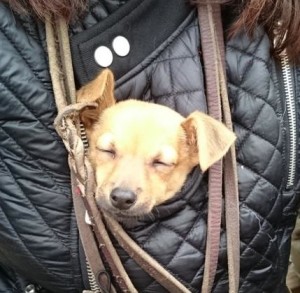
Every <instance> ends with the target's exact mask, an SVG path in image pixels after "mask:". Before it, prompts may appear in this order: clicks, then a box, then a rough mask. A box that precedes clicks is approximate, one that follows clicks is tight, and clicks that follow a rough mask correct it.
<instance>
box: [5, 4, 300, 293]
mask: <svg viewBox="0 0 300 293" xmlns="http://www.w3.org/2000/svg"><path fill="white" fill-rule="evenodd" d="M123 2H126V1H109V0H107V1H97V0H93V1H90V5H91V7H90V12H89V13H88V14H87V15H86V17H85V19H84V20H83V21H82V22H80V23H77V24H76V25H74V26H73V27H72V29H71V35H76V34H85V33H86V32H87V31H88V30H89V29H91V28H92V27H93V26H94V25H95V24H96V23H98V22H99V21H101V20H102V19H104V18H107V17H109V14H110V13H112V12H114V11H117V9H119V6H120V5H121V4H124V3H123ZM110 4H111V5H110ZM104 6H105V7H104ZM101 7H102V8H103V9H101ZM104 8H105V9H104ZM164 13H167V12H166V11H164ZM167 20H168V18H166V21H167ZM153 21H155V19H154V20H153ZM44 36H45V33H44V29H43V27H42V26H41V25H37V24H36V22H34V21H33V20H32V19H29V18H24V19H21V18H19V17H17V16H13V15H12V14H11V11H10V10H9V9H8V8H7V7H6V6H5V5H4V4H0V60H1V63H0V105H1V107H0V146H1V147H0V172H1V173H0V174H1V177H0V178H1V184H0V292H13V293H19V292H23V291H24V288H25V287H26V285H27V284H29V283H32V284H38V285H41V286H42V287H44V288H46V290H47V292H62V293H64V292H70V293H71V292H72V293H73V292H81V291H82V287H83V286H82V275H83V274H84V272H81V271H80V262H79V260H78V234H77V229H76V225H75V221H74V214H73V207H72V202H71V199H70V186H69V183H70V182H69V173H68V168H67V164H66V153H65V150H64V148H63V145H62V143H61V141H60V140H59V138H58V137H57V134H56V133H55V131H54V129H53V126H52V123H53V119H54V117H55V114H56V110H55V106H54V100H53V94H52V88H51V82H50V77H49V72H48V67H47V60H46V54H45V40H44ZM145 37H146V36H145ZM269 47H270V46H269V40H268V39H267V37H266V35H265V34H264V33H263V32H262V31H258V32H257V35H256V36H255V38H254V39H252V40H249V39H248V38H247V37H245V35H243V34H242V35H240V36H237V37H236V38H235V39H233V40H231V41H230V42H229V43H228V44H227V73H228V86H229V95H230V102H231V107H232V115H233V122H234V127H235V131H236V133H237V136H238V140H237V144H236V148H237V159H238V175H239V190H240V210H241V215H240V225H241V280H240V290H239V292H240V293H252V292H253V293H258V292H274V293H282V292H285V273H286V272H285V270H286V268H287V263H288V256H289V244H290V234H291V231H292V229H293V226H294V221H295V217H296V208H297V205H298V203H299V184H298V176H297V177H296V183H295V188H293V189H286V188H285V181H286V169H287V167H288V166H287V165H288V149H289V144H288V137H287V136H286V133H287V129H286V127H287V124H286V123H285V122H286V121H285V120H286V118H285V116H284V112H285V101H284V97H283V95H282V94H281V93H280V90H281V88H280V84H281V82H282V80H281V75H280V70H278V68H276V66H275V63H274V61H272V59H271V58H270V54H269ZM296 76H299V73H298V75H296ZM294 83H295V84H294V89H295V95H296V97H299V94H300V91H299V80H294ZM116 96H117V98H118V100H122V99H127V98H129V97H133V98H137V99H143V100H145V101H150V102H154V103H159V104H163V105H166V106H168V107H171V108H173V109H175V110H177V111H178V112H180V113H181V114H182V115H184V116H187V115H188V114H189V113H191V112H193V111H194V110H201V111H206V101H205V91H204V82H203V72H202V66H201V62H200V58H199V28H198V25H197V21H196V16H195V14H190V15H189V16H188V17H187V18H186V19H185V21H183V22H182V23H181V25H180V26H178V28H177V29H176V30H175V31H174V32H173V33H172V34H171V35H170V36H169V37H168V38H167V39H166V40H165V41H164V42H163V43H162V44H159V45H158V46H157V49H156V50H154V51H153V52H151V54H150V55H148V56H146V58H145V59H144V60H143V62H141V63H140V64H138V66H136V67H135V68H133V69H132V70H130V71H128V72H127V73H126V74H125V75H123V76H122V77H121V78H120V79H119V80H117V89H116ZM298 100H299V99H298ZM298 121H299V117H298ZM29 132H30V135H27V134H28V133H29ZM298 160H299V158H298ZM298 168H299V165H298ZM297 170H298V169H297ZM206 182H207V174H204V175H203V174H200V173H199V170H198V169H195V170H194V171H193V172H192V173H191V174H190V177H189V179H188V180H187V182H186V184H185V186H184V187H183V189H182V191H181V192H180V194H178V195H177V197H176V198H175V199H174V200H172V201H170V202H168V203H166V204H164V205H162V206H160V207H158V208H157V209H156V210H154V211H153V216H152V217H151V218H149V219H145V220H143V221H140V222H139V223H138V225H136V226H135V227H130V228H129V227H125V228H126V229H127V231H128V233H129V234H130V236H131V237H132V238H134V239H135V240H136V241H137V242H138V243H139V244H140V245H141V246H142V247H143V248H144V249H145V250H146V251H148V253H149V254H151V255H152V256H154V257H155V258H156V259H157V260H158V261H159V262H160V263H162V265H163V266H165V267H166V268H167V269H168V270H169V271H170V272H171V273H172V274H174V276H175V277H176V278H178V279H179V280H180V281H182V282H183V283H184V284H185V285H186V286H187V287H189V288H190V289H191V291H192V292H199V291H200V288H201V282H202V277H203V263H204V255H205V238H206V229H207V225H206V218H207V184H206ZM222 228H223V229H222V235H221V243H220V255H219V264H218V270H217V275H216V279H215V283H214V287H213V292H215V293H224V292H228V280H227V279H228V273H227V255H226V231H225V229H224V223H222ZM116 246H117V244H116ZM117 249H118V253H119V255H120V257H121V259H122V261H123V263H124V265H125V267H126V269H127V271H128V273H129V275H130V276H131V278H132V280H133V283H134V284H135V286H136V287H137V288H138V291H139V292H152V293H154V292H166V291H165V290H164V289H163V288H162V287H161V286H160V285H159V284H157V283H156V282H155V281H153V279H152V278H150V277H149V276H148V275H147V274H146V273H144V272H143V271H142V270H141V269H140V268H139V266H138V265H136V264H135V263H134V261H132V260H131V259H129V258H128V256H127V255H126V253H125V252H124V251H123V250H122V249H121V248H120V247H118V246H117Z"/></svg>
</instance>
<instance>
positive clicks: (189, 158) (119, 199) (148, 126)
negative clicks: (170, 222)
mask: <svg viewBox="0 0 300 293" xmlns="http://www.w3.org/2000/svg"><path fill="white" fill-rule="evenodd" d="M77 101H78V102H95V103H96V104H97V107H94V108H91V107H88V108H85V109H83V110H82V111H81V113H80V119H81V121H82V123H83V124H84V126H85V128H86V133H87V137H88V142H89V159H90V162H91V164H92V167H93V169H94V172H95V180H96V186H97V187H96V192H95V198H96V202H97V204H98V206H99V207H100V208H101V209H103V210H104V211H106V212H108V213H109V214H111V215H112V216H114V217H115V218H116V219H118V220H119V221H122V220H125V219H129V218H138V217H141V216H144V215H147V214H149V213H151V211H152V209H153V208H154V207H155V206H157V205H160V204H162V203H164V202H165V201H167V200H169V199H171V198H172V197H173V196H174V195H175V194H176V193H177V192H178V191H179V190H180V189H181V187H182V186H183V184H184V182H185V180H186V178H187V176H188V174H189V173H190V172H191V171H192V169H193V168H194V167H195V166H197V165H198V164H199V166H200V168H201V170H202V172H205V171H206V170H207V169H208V168H209V167H210V166H211V165H213V164H214V163H215V162H217V161H218V160H220V159H221V158H222V157H223V156H224V155H225V154H226V152H227V151H228V149H229V148H230V146H231V145H232V144H233V143H234V141H235V138H236V137H235V135H234V133H233V132H232V131H230V130H229V129H228V128H226V126H225V125H223V124H222V123H220V122H218V121H216V120H215V119H213V118H211V117H209V116H208V115H206V114H204V113H201V112H194V113H192V114H191V115H189V116H188V117H187V118H184V117H183V116H181V115H180V114H179V113H177V112H175V111H174V110H172V109H170V108H168V107H166V106H162V105H158V104H154V103H148V102H143V101H138V100H133V99H130V100H126V101H122V102H118V103H116V100H115V97H114V76H113V73H112V72H111V71H110V70H109V69H105V70H103V71H102V72H101V73H100V74H99V75H98V76H97V77H96V78H95V79H94V80H92V81H91V82H90V83H88V84H87V85H85V86H83V87H82V88H81V89H80V90H79V91H78V92H77Z"/></svg>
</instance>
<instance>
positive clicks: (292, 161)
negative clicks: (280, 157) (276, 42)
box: [281, 52, 297, 189]
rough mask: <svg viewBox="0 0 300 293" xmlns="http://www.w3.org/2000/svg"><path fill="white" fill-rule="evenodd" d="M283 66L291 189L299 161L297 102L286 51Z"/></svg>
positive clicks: (288, 187)
mask: <svg viewBox="0 0 300 293" xmlns="http://www.w3.org/2000/svg"><path fill="white" fill-rule="evenodd" d="M281 68H282V77H283V86H284V93H285V111H286V114H287V120H288V141H289V148H288V176H287V179H286V184H285V187H286V189H291V188H293V186H294V183H295V175H296V162H297V127H296V126H297V116H296V102H295V93H294V86H293V73H292V68H291V66H290V63H289V58H288V56H287V54H286V52H284V53H283V54H282V56H281Z"/></svg>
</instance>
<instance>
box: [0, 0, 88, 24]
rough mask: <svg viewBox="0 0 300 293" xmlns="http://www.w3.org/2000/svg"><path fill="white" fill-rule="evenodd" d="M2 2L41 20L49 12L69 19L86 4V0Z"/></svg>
mask: <svg viewBox="0 0 300 293" xmlns="http://www.w3.org/2000/svg"><path fill="white" fill-rule="evenodd" d="M0 1H1V0H0ZM4 2H7V3H9V5H10V7H11V8H12V9H13V10H14V11H16V12H17V13H20V14H25V15H26V14H32V15H35V16H37V17H38V18H40V19H42V20H44V19H45V18H46V17H47V16H49V15H51V14H53V15H56V16H58V17H63V18H64V19H66V20H71V19H74V18H76V17H77V16H78V15H79V14H80V13H81V12H82V11H84V10H85V9H86V6H87V0H4Z"/></svg>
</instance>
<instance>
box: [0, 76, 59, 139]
mask: <svg viewBox="0 0 300 293" xmlns="http://www.w3.org/2000/svg"><path fill="white" fill-rule="evenodd" d="M1 84H2V86H3V88H4V90H6V91H7V92H8V93H9V94H11V95H12V96H13V98H14V100H15V101H17V102H19V103H20V104H21V105H22V106H23V107H24V108H25V109H26V110H27V111H28V112H29V113H30V114H31V115H32V117H34V118H35V119H36V120H37V121H38V122H39V123H40V125H42V126H43V128H44V129H45V130H46V132H48V134H49V135H51V136H52V138H53V139H54V140H55V141H56V142H58V143H61V142H60V140H59V139H58V137H56V136H55V135H54V134H53V133H52V131H50V129H49V128H48V127H47V126H46V125H45V124H44V123H43V122H42V121H41V120H40V118H39V117H38V116H37V115H36V114H35V113H34V111H33V110H32V109H31V107H29V105H26V104H25V103H24V102H23V101H22V99H21V98H20V99H18V98H17V97H18V96H19V95H18V94H16V93H14V91H13V90H12V89H11V88H8V85H7V84H4V83H3V81H2V80H1V78H0V86H1Z"/></svg>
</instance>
